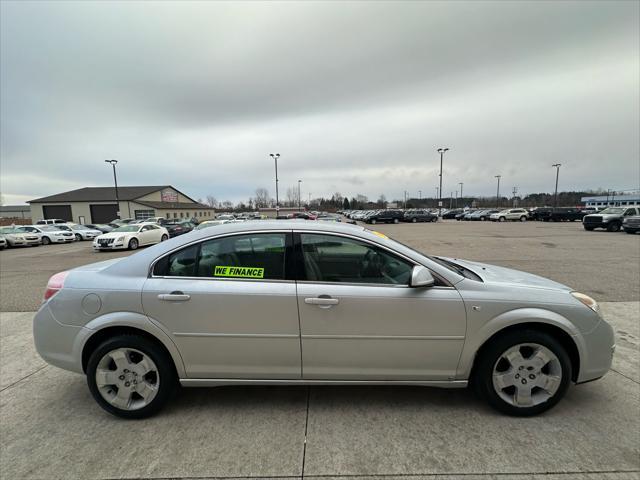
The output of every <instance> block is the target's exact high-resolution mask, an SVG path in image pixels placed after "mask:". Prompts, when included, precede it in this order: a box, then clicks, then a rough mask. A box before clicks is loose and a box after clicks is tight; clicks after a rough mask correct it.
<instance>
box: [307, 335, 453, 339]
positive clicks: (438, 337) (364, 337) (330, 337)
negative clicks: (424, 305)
mask: <svg viewBox="0 0 640 480" xmlns="http://www.w3.org/2000/svg"><path fill="white" fill-rule="evenodd" d="M302 338H314V339H334V340H353V339H357V340H464V338H465V337H464V335H302Z"/></svg>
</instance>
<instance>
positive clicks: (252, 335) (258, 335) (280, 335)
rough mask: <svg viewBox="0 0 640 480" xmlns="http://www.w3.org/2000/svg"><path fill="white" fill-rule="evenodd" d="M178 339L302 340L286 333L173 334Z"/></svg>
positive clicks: (298, 336) (297, 336)
mask: <svg viewBox="0 0 640 480" xmlns="http://www.w3.org/2000/svg"><path fill="white" fill-rule="evenodd" d="M173 335H175V336H176V337H223V338H300V335H293V334H286V333H199V332H194V333H189V332H173Z"/></svg>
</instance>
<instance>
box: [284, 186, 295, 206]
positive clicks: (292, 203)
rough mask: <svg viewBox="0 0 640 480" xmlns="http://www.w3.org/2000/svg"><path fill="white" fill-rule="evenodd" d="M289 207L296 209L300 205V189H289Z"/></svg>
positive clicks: (287, 203)
mask: <svg viewBox="0 0 640 480" xmlns="http://www.w3.org/2000/svg"><path fill="white" fill-rule="evenodd" d="M286 205H287V207H294V206H296V205H298V187H289V188H287V202H286Z"/></svg>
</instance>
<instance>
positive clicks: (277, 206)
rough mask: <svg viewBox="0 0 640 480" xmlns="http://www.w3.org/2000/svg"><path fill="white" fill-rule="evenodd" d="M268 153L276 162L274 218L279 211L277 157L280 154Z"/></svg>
mask: <svg viewBox="0 0 640 480" xmlns="http://www.w3.org/2000/svg"><path fill="white" fill-rule="evenodd" d="M269 155H270V156H271V158H273V160H274V161H275V162H276V218H278V214H279V213H280V202H279V201H278V158H280V154H279V153H275V154H273V153H270V154H269Z"/></svg>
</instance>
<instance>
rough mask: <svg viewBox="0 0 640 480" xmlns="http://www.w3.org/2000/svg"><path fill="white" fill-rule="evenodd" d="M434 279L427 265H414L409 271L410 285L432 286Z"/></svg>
mask: <svg viewBox="0 0 640 480" xmlns="http://www.w3.org/2000/svg"><path fill="white" fill-rule="evenodd" d="M435 283H436V281H435V279H434V278H433V275H431V272H430V271H429V269H428V268H427V267H423V266H422V265H416V266H415V267H413V271H412V272H411V283H410V284H409V286H410V287H432V286H433V285H435Z"/></svg>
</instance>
